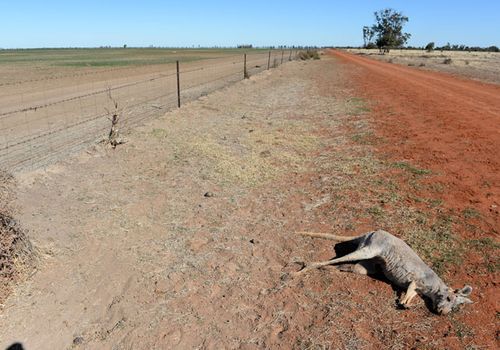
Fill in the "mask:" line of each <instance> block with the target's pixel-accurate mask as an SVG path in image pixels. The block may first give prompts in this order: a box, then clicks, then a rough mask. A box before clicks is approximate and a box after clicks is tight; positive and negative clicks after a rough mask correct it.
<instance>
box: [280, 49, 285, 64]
mask: <svg viewBox="0 0 500 350" xmlns="http://www.w3.org/2000/svg"><path fill="white" fill-rule="evenodd" d="M284 54H285V50H281V64H283V55H284Z"/></svg>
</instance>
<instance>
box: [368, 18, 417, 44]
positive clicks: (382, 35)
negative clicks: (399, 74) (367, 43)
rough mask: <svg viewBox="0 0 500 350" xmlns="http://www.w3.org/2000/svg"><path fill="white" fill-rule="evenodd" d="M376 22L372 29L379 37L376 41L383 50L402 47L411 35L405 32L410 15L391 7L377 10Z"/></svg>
mask: <svg viewBox="0 0 500 350" xmlns="http://www.w3.org/2000/svg"><path fill="white" fill-rule="evenodd" d="M375 22H376V23H375V24H374V25H372V27H371V30H372V31H373V33H374V35H375V36H376V38H377V39H376V41H375V43H376V44H377V47H378V48H379V49H380V50H381V51H382V50H383V51H384V52H389V50H390V49H392V48H397V47H402V46H403V45H404V44H406V42H407V41H408V39H409V38H410V37H411V34H410V33H404V32H403V26H404V25H405V24H406V22H408V17H406V16H404V15H403V14H402V13H401V12H397V11H395V10H393V9H390V8H387V9H384V10H380V11H377V12H375Z"/></svg>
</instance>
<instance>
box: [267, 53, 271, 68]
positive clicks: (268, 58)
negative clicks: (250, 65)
mask: <svg viewBox="0 0 500 350" xmlns="http://www.w3.org/2000/svg"><path fill="white" fill-rule="evenodd" d="M270 66H271V51H269V56H268V57H267V69H268V70H269V67H270Z"/></svg>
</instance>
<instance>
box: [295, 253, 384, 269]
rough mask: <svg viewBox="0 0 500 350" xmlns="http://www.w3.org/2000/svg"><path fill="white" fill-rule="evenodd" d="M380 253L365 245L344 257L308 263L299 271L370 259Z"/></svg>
mask: <svg viewBox="0 0 500 350" xmlns="http://www.w3.org/2000/svg"><path fill="white" fill-rule="evenodd" d="M377 255H378V254H377V252H376V251H374V250H373V249H371V248H369V247H363V248H361V249H359V250H356V251H354V252H352V253H350V254H347V255H345V256H343V257H340V258H335V259H332V260H328V261H321V262H315V263H311V264H306V266H305V267H304V268H303V269H302V270H301V271H299V272H300V273H303V272H306V271H309V270H313V269H317V268H320V267H323V266H328V265H335V264H340V263H345V262H353V261H358V260H368V259H372V258H374V257H376V256H377Z"/></svg>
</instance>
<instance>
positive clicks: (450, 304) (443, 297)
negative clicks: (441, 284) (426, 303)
mask: <svg viewBox="0 0 500 350" xmlns="http://www.w3.org/2000/svg"><path fill="white" fill-rule="evenodd" d="M470 293H472V287H471V286H468V285H466V286H465V287H463V288H462V289H455V290H453V289H451V288H449V289H448V290H444V291H442V292H440V293H439V294H438V297H437V299H436V311H437V312H438V313H439V314H441V315H446V314H448V313H449V312H451V311H452V310H454V309H456V308H458V307H459V306H460V305H462V304H472V300H470V299H469V298H467V297H468V296H469V295H470Z"/></svg>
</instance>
